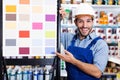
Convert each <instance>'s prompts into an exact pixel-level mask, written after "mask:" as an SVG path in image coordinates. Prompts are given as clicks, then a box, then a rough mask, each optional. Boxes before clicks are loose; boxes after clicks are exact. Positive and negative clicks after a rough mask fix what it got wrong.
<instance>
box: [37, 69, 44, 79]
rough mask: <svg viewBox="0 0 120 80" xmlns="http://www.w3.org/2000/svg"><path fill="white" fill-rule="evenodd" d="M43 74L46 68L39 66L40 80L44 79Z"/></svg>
mask: <svg viewBox="0 0 120 80" xmlns="http://www.w3.org/2000/svg"><path fill="white" fill-rule="evenodd" d="M43 74H44V70H43V68H39V73H38V75H39V77H38V78H39V80H43Z"/></svg>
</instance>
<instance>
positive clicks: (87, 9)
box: [75, 3, 95, 16]
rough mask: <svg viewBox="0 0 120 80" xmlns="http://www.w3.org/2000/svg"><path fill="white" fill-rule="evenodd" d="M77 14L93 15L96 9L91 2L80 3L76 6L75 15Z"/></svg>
mask: <svg viewBox="0 0 120 80" xmlns="http://www.w3.org/2000/svg"><path fill="white" fill-rule="evenodd" d="M77 15H92V16H95V11H94V9H93V8H92V6H91V5H90V4H87V3H80V5H79V6H78V7H77V8H76V13H75V16H77Z"/></svg>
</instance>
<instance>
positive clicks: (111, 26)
mask: <svg viewBox="0 0 120 80" xmlns="http://www.w3.org/2000/svg"><path fill="white" fill-rule="evenodd" d="M61 26H62V28H76V26H75V24H61ZM93 28H120V26H118V25H94V27H93Z"/></svg>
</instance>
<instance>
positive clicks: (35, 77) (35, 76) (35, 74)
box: [33, 68, 39, 80]
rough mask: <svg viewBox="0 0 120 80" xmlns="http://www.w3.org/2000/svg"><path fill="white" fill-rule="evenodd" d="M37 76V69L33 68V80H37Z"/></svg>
mask: <svg viewBox="0 0 120 80" xmlns="http://www.w3.org/2000/svg"><path fill="white" fill-rule="evenodd" d="M38 74H39V72H38V70H37V68H35V71H34V73H33V80H38V76H39V75H38Z"/></svg>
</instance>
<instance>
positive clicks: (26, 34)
mask: <svg viewBox="0 0 120 80" xmlns="http://www.w3.org/2000/svg"><path fill="white" fill-rule="evenodd" d="M19 37H20V38H29V37H30V32H29V31H19Z"/></svg>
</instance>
